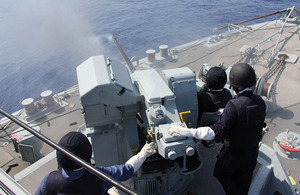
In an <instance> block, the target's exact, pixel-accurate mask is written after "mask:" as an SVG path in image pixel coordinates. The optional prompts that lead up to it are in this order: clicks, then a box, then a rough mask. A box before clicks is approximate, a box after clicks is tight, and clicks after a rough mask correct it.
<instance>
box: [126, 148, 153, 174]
mask: <svg viewBox="0 0 300 195" xmlns="http://www.w3.org/2000/svg"><path fill="white" fill-rule="evenodd" d="M155 153H156V150H155V143H154V142H151V143H149V144H148V143H146V144H145V145H144V146H143V148H142V150H141V151H140V152H139V153H137V154H136V155H134V156H133V157H131V158H130V159H129V160H128V161H127V162H126V163H125V164H130V165H131V166H133V168H134V172H136V171H137V170H138V169H139V168H140V167H141V166H142V164H143V162H144V161H145V160H146V158H147V157H149V156H151V155H152V154H155Z"/></svg>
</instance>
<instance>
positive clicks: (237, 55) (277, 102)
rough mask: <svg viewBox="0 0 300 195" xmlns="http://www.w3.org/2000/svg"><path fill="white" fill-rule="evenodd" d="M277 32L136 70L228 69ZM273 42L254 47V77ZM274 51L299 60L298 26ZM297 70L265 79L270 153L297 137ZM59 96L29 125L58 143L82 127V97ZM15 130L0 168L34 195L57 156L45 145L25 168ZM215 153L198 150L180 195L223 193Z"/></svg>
mask: <svg viewBox="0 0 300 195" xmlns="http://www.w3.org/2000/svg"><path fill="white" fill-rule="evenodd" d="M280 28H281V23H279V22H272V23H264V24H263V25H259V26H254V27H253V29H252V30H249V29H248V30H247V31H243V32H241V33H228V34H227V33H226V34H224V36H222V37H221V36H219V37H218V36H217V37H213V38H212V39H211V42H208V41H207V39H199V40H196V41H195V42H192V43H189V44H185V45H182V46H178V47H176V48H172V49H170V55H169V57H168V58H167V59H160V58H159V54H156V55H157V56H156V59H157V60H156V61H155V62H152V63H149V62H148V61H147V59H142V60H140V67H139V68H146V67H152V68H155V69H156V70H158V71H160V70H162V69H169V68H179V67H189V68H190V69H191V70H193V71H194V72H195V73H198V71H199V68H200V66H202V65H203V64H204V63H208V64H209V65H210V66H215V65H219V64H221V63H223V65H224V66H226V67H229V66H232V65H233V64H234V63H236V62H238V61H239V60H240V59H241V49H242V48H245V47H246V46H253V45H256V44H257V43H258V42H260V41H261V40H264V39H265V38H267V37H268V36H270V35H271V34H273V33H275V32H279V30H280ZM277 37H278V36H275V37H273V38H272V39H269V40H268V41H266V42H265V43H263V44H260V46H259V47H257V52H256V53H255V56H254V59H252V60H251V62H250V63H251V64H252V65H253V67H254V69H255V70H256V73H257V76H258V77H261V76H263V75H265V74H266V73H267V72H268V71H269V69H268V67H267V66H266V64H267V60H268V58H269V56H270V55H271V51H272V47H273V46H274V45H275V44H276V41H277ZM277 51H280V52H282V53H285V54H288V55H290V56H299V55H300V34H299V26H297V25H288V26H286V27H285V28H284V31H283V34H282V38H281V41H280V43H279V45H278V47H277ZM275 62H276V61H275ZM299 68H300V62H299V60H296V61H295V60H293V59H291V62H287V63H286V65H285V67H284V68H282V70H281V71H277V72H276V73H275V74H274V75H273V76H272V77H270V78H269V79H268V83H272V82H274V89H275V93H274V95H273V96H272V97H271V98H269V99H267V98H266V97H264V99H265V101H266V103H267V105H268V112H267V117H266V122H267V125H268V128H269V131H268V132H267V133H266V134H265V135H264V138H263V143H264V144H266V145H267V146H269V147H271V148H273V144H274V140H275V137H276V136H277V135H278V134H279V133H280V132H284V131H286V130H287V129H289V130H290V131H293V132H299V129H300V126H299V124H300V121H299V120H300V90H299V89H298V85H299V83H300V69H299ZM66 94H67V96H66ZM57 97H59V98H60V101H61V103H62V104H61V106H59V107H57V108H56V109H54V110H53V111H51V112H47V113H46V114H44V115H43V116H42V117H38V119H34V120H32V122H31V123H32V124H37V125H39V126H40V128H41V131H40V132H41V133H42V134H44V135H45V136H47V137H48V138H49V139H51V140H53V141H54V142H56V143H57V142H58V141H59V139H60V138H61V137H62V136H63V135H64V134H65V133H66V132H69V131H76V130H77V129H78V128H79V127H80V125H82V124H83V123H84V118H83V115H82V114H81V110H80V107H81V105H80V101H79V99H80V97H79V93H78V91H77V90H76V88H74V90H70V91H69V92H68V93H61V94H60V95H58V96H57ZM21 116H22V114H21ZM33 118H34V117H33ZM17 128H18V126H17V125H16V124H14V123H10V124H9V125H8V126H7V127H6V129H5V131H4V130H3V131H2V132H1V134H2V136H1V137H2V138H3V139H1V142H0V143H1V145H2V146H3V147H1V148H0V149H1V150H0V155H1V161H0V162H1V164H0V165H1V168H2V169H3V170H5V171H7V172H8V174H9V175H11V176H12V177H13V178H14V179H16V181H17V182H18V183H20V184H21V185H22V186H23V187H25V189H26V190H27V191H28V192H29V193H31V194H33V193H34V192H35V190H36V189H37V187H38V185H39V183H40V181H41V180H42V178H43V177H44V176H45V175H46V174H47V173H48V172H50V171H51V170H54V169H56V168H57V164H56V159H55V152H53V151H54V149H52V148H51V147H50V146H48V145H47V144H44V145H43V147H42V149H41V153H42V154H43V155H47V154H50V155H49V156H47V158H42V159H41V160H39V161H37V162H35V163H34V164H32V165H31V166H29V165H30V163H28V162H24V161H22V157H21V155H20V154H18V153H16V152H15V151H14V145H13V143H12V142H11V140H10V139H9V137H10V136H9V135H6V134H10V132H12V131H14V130H16V129H17ZM219 148H220V144H216V145H215V146H214V147H211V148H205V147H203V146H202V145H201V144H199V146H198V150H199V153H200V154H201V156H202V160H203V167H202V168H201V169H200V170H199V171H198V172H197V173H195V174H194V175H193V177H191V178H189V180H188V182H187V185H186V188H184V190H183V191H181V192H180V193H178V194H223V190H222V187H221V185H220V184H219V183H218V181H217V180H216V179H215V178H214V177H213V176H212V173H213V168H214V163H215V160H216V158H215V156H216V154H217V152H218V150H219ZM4 157H5V158H4ZM280 159H281V161H282V163H283V164H284V166H285V169H286V171H287V173H288V174H290V175H291V176H292V177H293V178H294V179H295V180H296V181H300V166H299V160H293V159H289V158H286V157H284V156H280ZM259 168H260V167H259V166H258V167H257V169H256V172H255V175H254V176H256V175H258V174H257V173H258V172H259V171H260V169H259ZM271 190H273V189H270V191H269V192H270V193H271ZM272 193H274V192H272Z"/></svg>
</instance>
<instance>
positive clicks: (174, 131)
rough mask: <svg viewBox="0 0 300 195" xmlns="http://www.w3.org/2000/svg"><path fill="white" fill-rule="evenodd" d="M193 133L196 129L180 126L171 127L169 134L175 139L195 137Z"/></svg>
mask: <svg viewBox="0 0 300 195" xmlns="http://www.w3.org/2000/svg"><path fill="white" fill-rule="evenodd" d="M193 131H195V129H188V128H184V127H181V126H178V125H170V126H169V127H168V132H169V134H170V135H171V136H175V137H193Z"/></svg>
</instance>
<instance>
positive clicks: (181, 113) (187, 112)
mask: <svg viewBox="0 0 300 195" xmlns="http://www.w3.org/2000/svg"><path fill="white" fill-rule="evenodd" d="M184 114H191V111H190V110H188V111H184V112H180V113H179V116H180V120H181V122H182V123H184V119H183V117H182V115H184Z"/></svg>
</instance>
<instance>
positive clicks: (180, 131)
mask: <svg viewBox="0 0 300 195" xmlns="http://www.w3.org/2000/svg"><path fill="white" fill-rule="evenodd" d="M168 132H169V134H170V135H171V136H175V137H185V136H186V137H194V138H196V139H200V140H202V139H203V140H213V139H214V138H215V132H214V131H213V130H212V129H211V128H210V127H199V128H198V129H192V128H191V129H189V128H184V127H180V126H175V125H170V126H169V127H168Z"/></svg>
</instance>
